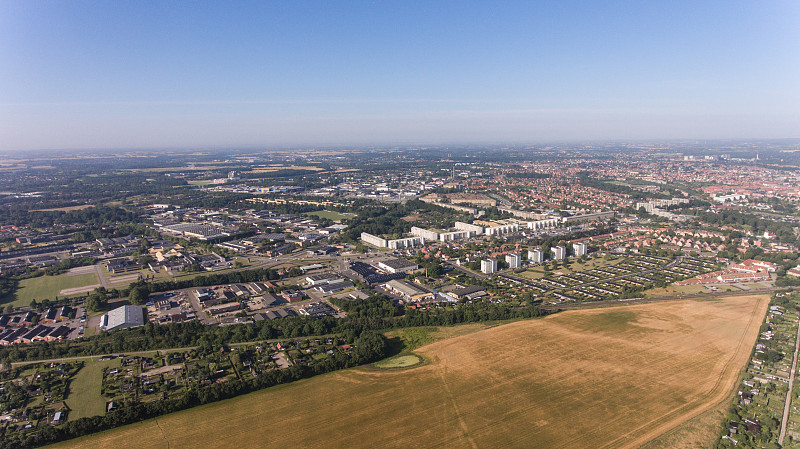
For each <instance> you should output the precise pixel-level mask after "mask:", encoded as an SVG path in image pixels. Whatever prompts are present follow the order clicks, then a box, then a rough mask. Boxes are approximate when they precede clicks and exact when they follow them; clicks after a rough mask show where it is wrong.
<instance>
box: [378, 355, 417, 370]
mask: <svg viewBox="0 0 800 449" xmlns="http://www.w3.org/2000/svg"><path fill="white" fill-rule="evenodd" d="M420 363H422V357H420V356H418V355H416V354H407V355H398V356H397V357H391V358H388V359H386V360H381V361H380V362H377V363H374V364H373V366H374V367H375V368H381V369H393V368H408V367H411V366H415V365H419V364H420Z"/></svg>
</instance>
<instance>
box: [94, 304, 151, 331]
mask: <svg viewBox="0 0 800 449" xmlns="http://www.w3.org/2000/svg"><path fill="white" fill-rule="evenodd" d="M103 321H104V323H105V329H106V330H107V331H112V330H117V329H126V328H129V327H136V326H143V325H144V309H143V308H141V307H139V306H122V307H117V308H116V309H114V310H112V311H110V312H108V313H107V314H106V316H105V318H104V320H103Z"/></svg>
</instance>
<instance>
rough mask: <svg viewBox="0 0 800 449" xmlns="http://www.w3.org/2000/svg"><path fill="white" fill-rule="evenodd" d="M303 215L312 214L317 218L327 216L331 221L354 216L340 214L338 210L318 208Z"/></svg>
mask: <svg viewBox="0 0 800 449" xmlns="http://www.w3.org/2000/svg"><path fill="white" fill-rule="evenodd" d="M303 215H313V216H315V217H318V218H327V219H329V220H333V221H341V220H347V219H349V218H353V217H354V215H346V214H340V213H339V212H334V211H332V210H319V211H316V212H308V213H305V214H303Z"/></svg>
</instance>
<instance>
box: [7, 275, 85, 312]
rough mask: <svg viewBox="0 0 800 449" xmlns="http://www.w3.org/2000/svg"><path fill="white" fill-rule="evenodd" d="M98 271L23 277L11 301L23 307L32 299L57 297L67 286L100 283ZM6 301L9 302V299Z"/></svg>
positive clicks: (73, 286) (14, 304)
mask: <svg viewBox="0 0 800 449" xmlns="http://www.w3.org/2000/svg"><path fill="white" fill-rule="evenodd" d="M99 283H100V281H99V280H98V279H97V274H96V273H87V274H81V275H78V276H67V275H66V274H59V275H58V276H39V277H35V278H30V279H23V280H21V281H20V282H19V289H17V292H16V294H15V297H16V298H15V299H14V301H12V302H10V304H11V305H13V306H14V307H22V306H27V305H28V304H30V302H31V300H33V299H36V300H37V301H41V300H42V299H55V297H56V296H58V292H60V291H61V290H62V289H65V288H75V287H83V286H84V285H93V284H99ZM6 303H9V302H8V301H7V302H6Z"/></svg>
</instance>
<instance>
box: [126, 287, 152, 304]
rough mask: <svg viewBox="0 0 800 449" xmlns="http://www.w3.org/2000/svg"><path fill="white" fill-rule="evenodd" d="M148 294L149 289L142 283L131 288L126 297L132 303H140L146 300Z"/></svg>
mask: <svg viewBox="0 0 800 449" xmlns="http://www.w3.org/2000/svg"><path fill="white" fill-rule="evenodd" d="M148 296H150V291H149V290H148V289H147V287H145V286H144V285H137V286H135V287H133V288H131V292H130V294H129V295H128V299H129V300H130V302H131V304H133V305H142V304H144V303H146V302H147V298H148Z"/></svg>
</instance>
